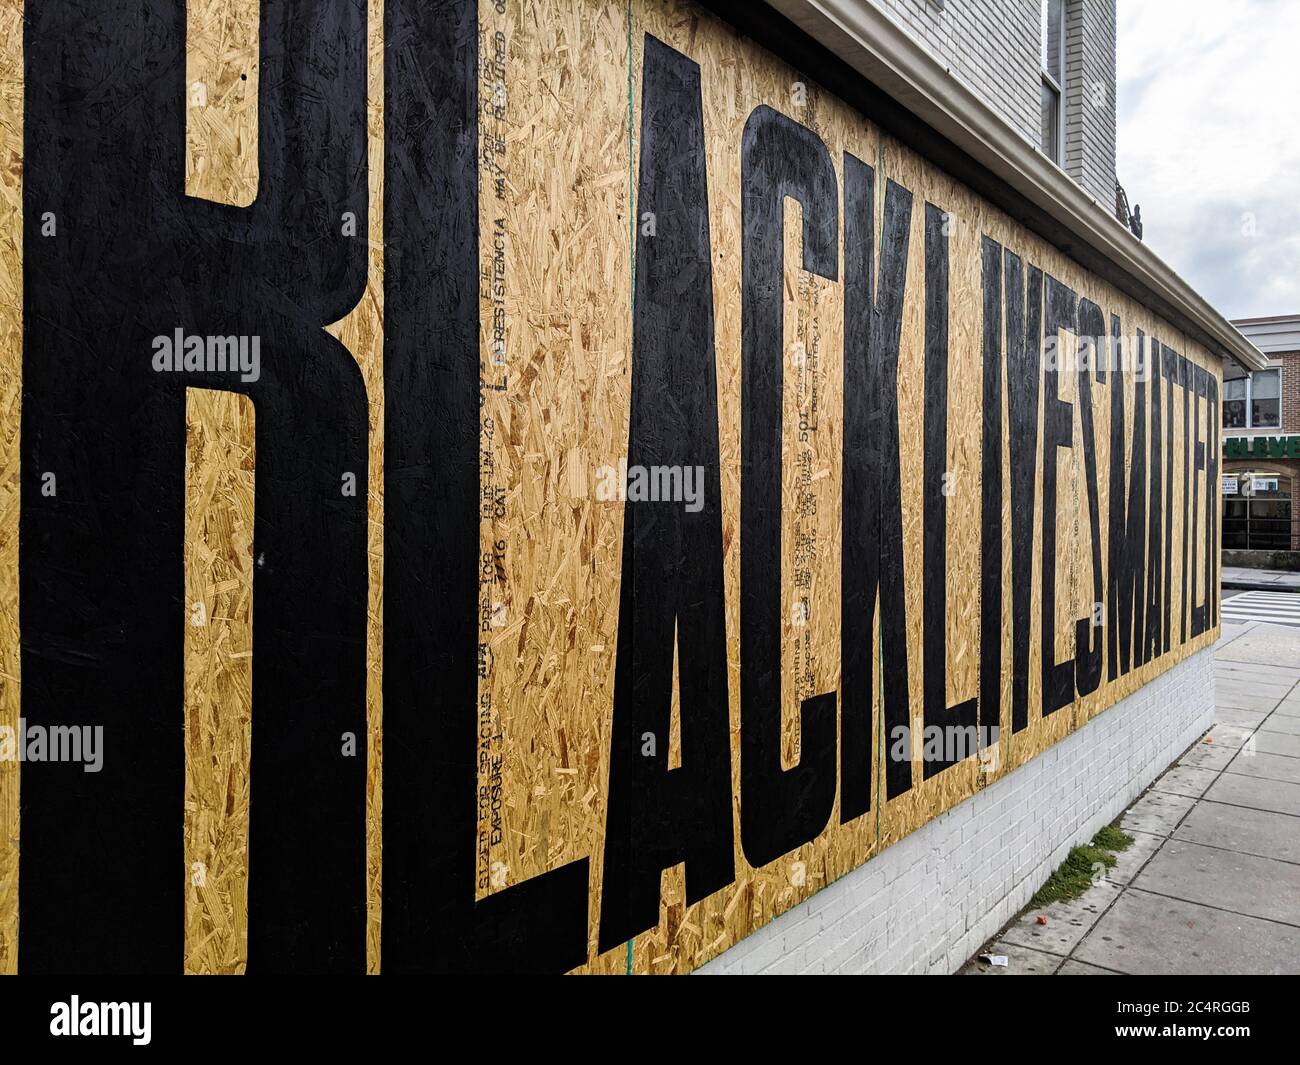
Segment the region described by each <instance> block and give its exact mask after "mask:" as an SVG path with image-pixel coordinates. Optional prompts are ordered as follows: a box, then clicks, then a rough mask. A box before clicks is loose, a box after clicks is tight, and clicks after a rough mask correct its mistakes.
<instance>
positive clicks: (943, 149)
mask: <svg viewBox="0 0 1300 1065" xmlns="http://www.w3.org/2000/svg"><path fill="white" fill-rule="evenodd" d="M766 2H767V5H768V7H770V8H771V9H774V10H775V11H776V12H778V13H779V14H780V15H781V16H783V18H784V20H788V23H789V24H793V25H789V24H787V25H786V26H785V28H784V29H785V32H784V33H783V32H782V31H781V29H779V28H778V29H775V30H774V29H773V28H772V27H771V26H769V27H768V32H767V33H766V34H762V33H761V31H760V33H759V34H755V36H757V37H759V40H760V43H763V44H765V45H766V46H767V47H769V48H771V49H772V50H773V51H776V52H778V53H782V52H784V53H786V54H787V55H789V54H790V52H791V51H793V52H795V53H796V56H795V57H794V61H795V65H797V66H802V67H803V68H804V69H809V70H810V72H812V73H816V74H817V76H818V80H824V79H823V78H822V76H821V75H822V67H820V66H818V67H810V66H809V65H808V64H809V63H810V62H815V61H816V56H815V55H810V54H808V53H809V47H808V46H809V45H810V44H812V43H813V42H815V44H816V45H819V46H820V48H819V49H816V51H821V50H822V49H824V50H825V51H827V52H829V53H831V55H833V56H834V57H836V58H837V59H838V60H840V61H841V63H842V64H843V65H844V66H847V67H848V68H851V69H852V71H855V72H856V73H857V74H858V75H859V76H860V78H864V79H866V81H867V82H868V83H870V87H872V88H874V89H875V90H878V91H877V92H875V93H873V92H872V91H871V88H866V89H865V90H864V92H865V95H866V96H868V97H869V99H868V100H867V104H868V106H870V105H871V104H873V103H874V104H875V105H876V106H875V107H874V108H872V109H870V110H868V111H867V114H868V115H870V116H871V117H872V118H876V117H877V113H878V112H880V111H883V112H885V113H884V116H883V119H882V121H881V125H882V126H884V127H885V128H887V129H888V130H889V132H890V133H892V134H893V135H895V136H898V137H900V139H902V140H904V141H905V142H908V143H910V144H911V146H912V147H915V148H917V150H919V151H920V152H921V154H923V155H926V156H928V157H930V158H931V159H933V160H934V161H935V162H936V163H938V164H939V165H940V166H944V168H945V169H950V170H952V172H953V173H954V175H955V176H958V177H959V178H961V179H962V180H963V181H967V183H968V184H970V185H971V186H972V188H974V189H975V191H977V192H979V193H981V194H982V195H985V196H986V197H987V198H988V199H990V200H991V201H993V202H995V203H997V205H998V206H999V207H1002V208H1003V209H1004V210H1007V211H1008V213H1010V214H1011V215H1012V217H1014V218H1016V219H1017V220H1018V221H1020V222H1022V223H1024V224H1025V225H1026V226H1028V227H1029V228H1030V229H1031V230H1033V231H1035V232H1037V233H1038V234H1039V235H1040V236H1042V237H1044V238H1045V239H1046V240H1048V241H1050V242H1051V243H1052V244H1054V245H1055V246H1056V247H1058V248H1060V249H1061V250H1062V251H1064V252H1065V253H1066V254H1067V255H1069V256H1071V257H1072V258H1074V259H1076V260H1077V261H1078V262H1079V263H1080V264H1081V265H1083V266H1084V267H1085V268H1087V269H1089V270H1090V271H1092V272H1093V273H1096V274H1099V275H1100V276H1102V277H1104V278H1105V279H1106V280H1108V281H1111V282H1112V283H1113V284H1115V285H1116V286H1117V287H1119V288H1121V289H1122V290H1124V291H1125V292H1127V293H1128V294H1130V295H1131V296H1133V297H1134V298H1135V299H1137V300H1139V301H1140V302H1141V303H1142V304H1143V305H1144V306H1146V307H1149V308H1150V309H1151V310H1152V311H1153V312H1155V313H1157V314H1159V315H1161V317H1164V318H1166V319H1168V320H1169V321H1170V323H1171V324H1173V325H1175V326H1177V327H1178V328H1180V329H1182V330H1183V331H1184V332H1186V333H1188V334H1189V335H1190V336H1191V337H1193V338H1194V339H1195V340H1197V341H1199V342H1200V343H1202V344H1204V345H1205V346H1206V347H1208V348H1209V349H1210V350H1211V351H1212V352H1214V353H1215V354H1217V355H1220V356H1222V357H1224V358H1227V359H1232V360H1234V361H1235V362H1237V363H1238V364H1239V365H1240V366H1241V367H1243V368H1244V369H1250V370H1258V369H1263V368H1264V367H1265V366H1266V365H1267V364H1268V360H1267V358H1266V357H1265V356H1264V355H1263V354H1261V352H1260V351H1259V350H1258V349H1257V348H1256V347H1255V346H1254V345H1253V344H1252V343H1251V342H1250V341H1249V340H1247V339H1246V338H1245V337H1244V336H1242V334H1241V333H1240V332H1239V331H1238V330H1237V329H1236V328H1235V327H1234V326H1233V325H1232V324H1231V323H1230V322H1228V320H1227V319H1226V318H1224V317H1223V315H1221V314H1220V313H1219V312H1218V311H1216V310H1215V309H1214V308H1213V307H1212V306H1211V305H1210V304H1209V303H1208V302H1206V300H1205V299H1204V298H1203V297H1202V296H1201V295H1199V294H1198V293H1197V292H1196V291H1195V290H1194V289H1193V288H1192V287H1191V286H1190V285H1188V284H1187V282H1186V281H1184V280H1183V279H1182V278H1181V277H1179V276H1178V275H1177V274H1176V273H1175V272H1174V271H1173V270H1172V269H1170V267H1169V265H1168V264H1167V263H1165V262H1164V260H1162V259H1161V258H1160V257H1159V256H1158V255H1156V254H1155V253H1154V252H1153V251H1152V250H1151V249H1150V248H1149V247H1147V245H1145V244H1143V243H1142V242H1141V241H1140V240H1138V239H1137V238H1136V237H1135V236H1134V235H1133V234H1132V233H1130V232H1129V230H1128V229H1127V228H1126V227H1125V226H1123V225H1121V224H1120V222H1119V220H1118V219H1116V218H1115V217H1114V214H1113V212H1112V210H1110V209H1109V208H1107V207H1106V206H1103V205H1102V204H1100V203H1098V202H1097V201H1096V200H1095V199H1093V198H1092V197H1091V196H1089V195H1088V194H1087V193H1086V192H1085V191H1084V190H1083V188H1082V187H1081V186H1080V185H1078V184H1077V183H1076V182H1075V181H1074V180H1073V179H1071V178H1070V177H1069V176H1068V175H1067V174H1066V173H1065V172H1064V171H1063V170H1061V169H1060V167H1058V166H1056V165H1055V164H1054V163H1052V162H1051V161H1050V160H1049V159H1048V158H1047V157H1046V156H1045V155H1043V154H1042V153H1041V152H1040V151H1038V149H1037V148H1036V147H1035V146H1034V145H1032V144H1030V143H1029V142H1028V141H1026V140H1025V139H1024V138H1023V137H1021V136H1020V134H1019V133H1017V132H1016V131H1015V130H1014V129H1013V128H1012V127H1011V126H1010V125H1009V124H1008V123H1007V122H1006V121H1004V120H1003V119H1002V118H1001V117H1000V116H999V115H998V114H997V113H996V112H994V111H993V109H992V108H990V107H989V106H988V105H987V104H985V103H984V102H983V101H982V100H980V98H979V97H978V96H976V95H975V94H974V93H973V92H972V91H971V90H970V89H968V88H967V87H966V86H965V85H964V84H962V83H961V82H960V81H959V80H958V79H957V78H955V77H954V76H953V75H952V74H950V73H949V72H948V70H947V69H946V68H945V67H944V66H943V65H942V64H940V63H939V62H938V61H937V60H936V59H934V58H933V57H932V56H931V55H930V54H929V53H928V52H926V51H925V49H923V48H922V47H921V46H920V45H919V44H917V43H916V42H915V41H913V40H912V39H911V38H910V37H909V36H908V35H907V33H906V32H905V31H904V30H903V29H902V28H901V27H900V26H899V25H898V24H896V23H895V22H894V21H893V20H892V19H891V18H890V17H889V16H888V15H887V14H885V12H884V11H882V10H880V9H879V8H878V7H876V6H875V4H874V3H871V2H870V0H766ZM706 3H707V0H706ZM708 6H711V7H715V8H718V9H721V12H722V13H723V14H724V15H728V14H730V15H731V16H732V20H733V21H734V22H735V23H736V24H737V25H738V26H739V27H740V28H741V29H742V30H743V31H744V32H746V33H748V32H750V29H751V25H750V23H751V20H752V15H748V14H741V13H740V12H738V11H736V10H735V5H732V4H728V3H725V2H723V3H711V4H709V5H708ZM746 6H748V5H746ZM729 8H730V9H732V10H731V11H728V9H729ZM761 10H762V9H761V8H757V7H754V8H750V11H751V12H753V11H761ZM795 28H797V30H799V31H802V33H801V34H799V36H801V37H803V36H806V38H807V40H805V41H802V42H800V41H793V42H791V41H790V39H789V37H790V33H789V31H790V30H792V29H795ZM763 36H766V37H768V38H769V39H768V40H763V39H762V38H763ZM783 44H784V47H783ZM837 80H838V81H839V82H840V84H839V85H828V88H831V89H832V90H833V91H836V92H837V93H839V94H840V95H845V96H846V98H848V99H849V102H851V103H860V102H861V100H857V101H855V100H853V99H852V96H854V95H857V96H859V97H861V96H862V95H864V92H859V93H852V92H850V93H847V94H846V93H845V92H844V91H843V90H844V85H843V81H844V79H843V78H842V77H841V78H839V79H837ZM881 97H888V98H892V100H893V101H894V102H896V104H897V105H898V106H899V107H900V108H902V109H905V110H906V112H907V113H908V114H907V115H901V114H899V113H897V111H896V110H892V111H891V109H890V108H889V107H888V102H887V101H885V100H882V99H881ZM909 117H910V119H911V121H910V122H909V121H908V118H909ZM918 119H919V123H918V122H917V121H916V120H918ZM922 124H923V127H928V128H923V127H922ZM969 162H973V163H975V164H976V166H977V168H978V169H979V170H980V171H983V173H979V174H977V175H976V180H974V181H971V180H968V177H969V175H970V173H971V171H970V170H969V169H967V168H965V167H964V166H963V165H962V164H963V163H969ZM954 164H956V165H955V166H954Z"/></svg>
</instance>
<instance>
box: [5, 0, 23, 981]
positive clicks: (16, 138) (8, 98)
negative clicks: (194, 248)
mask: <svg viewBox="0 0 1300 1065" xmlns="http://www.w3.org/2000/svg"><path fill="white" fill-rule="evenodd" d="M0 40H3V41H4V45H3V47H0V728H8V729H11V730H15V731H16V730H17V728H18V719H19V716H20V714H21V713H22V709H21V706H20V703H19V669H20V665H19V645H18V638H19V637H18V506H19V492H20V479H19V478H20V474H19V468H18V467H19V439H18V432H19V426H20V423H21V419H22V358H23V317H22V308H23V298H22V293H23V289H22V285H23V281H22V277H23V266H22V263H23V221H22V219H23V215H22V210H23V206H22V158H23V48H22V43H23V34H22V9H21V7H19V6H18V5H16V4H5V5H4V6H3V7H0ZM19 777H20V773H19V765H18V762H17V761H0V973H13V972H16V971H17V969H18V783H19Z"/></svg>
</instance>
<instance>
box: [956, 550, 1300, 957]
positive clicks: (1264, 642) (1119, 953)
mask: <svg viewBox="0 0 1300 1065" xmlns="http://www.w3.org/2000/svg"><path fill="white" fill-rule="evenodd" d="M1224 572H1225V575H1226V573H1227V571H1226V570H1225V571H1224ZM1291 576H1297V575H1291ZM1215 674H1216V677H1217V682H1216V683H1217V698H1216V705H1217V707H1218V711H1217V714H1216V721H1217V724H1215V726H1214V727H1213V728H1212V729H1211V730H1210V732H1209V733H1208V734H1207V735H1206V737H1205V738H1204V739H1203V740H1201V741H1200V742H1198V743H1196V744H1195V745H1193V746H1192V748H1191V749H1190V750H1188V751H1187V752H1186V753H1185V754H1184V755H1183V756H1182V757H1181V758H1180V759H1179V760H1178V761H1177V762H1175V763H1174V764H1173V765H1172V766H1170V767H1169V769H1168V770H1167V771H1166V772H1165V773H1164V775H1163V776H1161V777H1160V779H1158V780H1157V781H1156V782H1155V783H1154V784H1153V785H1152V786H1151V788H1150V789H1149V790H1148V791H1147V792H1146V793H1145V794H1144V795H1143V796H1142V797H1141V798H1139V799H1138V801H1137V802H1136V803H1134V804H1133V805H1132V806H1131V807H1129V809H1128V810H1127V811H1126V812H1125V813H1124V815H1123V817H1122V818H1121V821H1120V824H1121V826H1122V827H1123V829H1124V831H1125V832H1127V833H1128V834H1129V835H1131V836H1132V837H1133V839H1134V843H1133V844H1132V846H1130V847H1129V848H1128V849H1127V850H1124V851H1121V852H1120V853H1119V855H1118V858H1119V861H1118V864H1117V865H1116V866H1115V867H1114V868H1113V869H1111V870H1109V871H1108V872H1107V874H1106V875H1105V876H1104V877H1103V878H1102V879H1100V880H1099V881H1097V882H1096V883H1094V884H1093V885H1092V887H1091V888H1089V889H1088V890H1087V892H1085V894H1084V895H1083V897H1081V898H1079V899H1077V900H1076V901H1074V902H1068V903H1052V904H1051V905H1049V906H1046V907H1039V908H1036V909H1035V908H1030V909H1027V910H1025V911H1024V912H1023V913H1022V914H1021V916H1020V917H1018V918H1017V919H1016V920H1015V921H1013V922H1012V923H1011V924H1010V925H1008V926H1007V928H1005V929H1004V930H1003V932H1002V934H1001V936H1000V937H999V938H998V939H996V940H995V941H993V942H992V943H991V944H989V945H988V946H987V947H986V948H985V950H984V951H981V954H984V953H988V954H995V955H1005V956H1006V958H1007V965H1006V966H1005V967H1001V966H992V965H990V964H988V963H987V962H982V961H980V960H979V958H978V957H976V958H973V959H972V960H971V961H970V962H969V963H968V964H967V965H966V966H965V967H964V968H963V969H962V970H961V971H962V974H963V975H995V976H1002V975H1072V974H1076V975H1077V974H1082V975H1095V976H1107V975H1123V974H1135V973H1162V974H1197V973H1213V974H1218V973H1225V974H1245V973H1300V632H1297V631H1296V630H1295V629H1285V628H1282V627H1280V626H1276V625H1269V624H1262V623H1258V622H1255V623H1250V624H1246V625H1230V624H1226V623H1225V624H1224V626H1223V636H1222V638H1221V639H1220V641H1219V643H1218V645H1217V647H1216V650H1215ZM1039 917H1045V918H1046V919H1047V923H1046V924H1039V923H1038V918H1039Z"/></svg>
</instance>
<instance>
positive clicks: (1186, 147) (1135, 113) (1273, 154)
mask: <svg viewBox="0 0 1300 1065" xmlns="http://www.w3.org/2000/svg"><path fill="white" fill-rule="evenodd" d="M1118 7H1119V144H1118V155H1119V158H1118V178H1119V183H1120V184H1121V185H1123V186H1124V188H1125V189H1126V190H1127V192H1128V198H1129V202H1130V203H1140V204H1141V205H1142V221H1143V222H1144V223H1145V226H1146V232H1145V240H1146V243H1147V244H1149V245H1150V246H1151V248H1152V249H1153V250H1154V251H1155V252H1156V254H1158V255H1159V256H1160V257H1161V258H1163V259H1164V260H1165V261H1166V262H1167V263H1169V265H1170V266H1172V267H1173V268H1174V269H1175V270H1176V271H1177V272H1178V273H1180V274H1181V275H1182V276H1183V277H1184V278H1186V280H1187V281H1188V282H1189V283H1190V284H1191V285H1192V286H1193V287H1194V288H1195V289H1196V290H1197V291H1199V292H1200V293H1201V294H1202V295H1203V296H1205V297H1206V299H1208V300H1209V301H1210V302H1211V303H1212V304H1214V306H1215V307H1216V308H1217V309H1218V310H1219V311H1220V312H1222V313H1223V314H1224V315H1226V316H1227V317H1229V318H1256V317H1261V316H1263V315H1271V314H1300V3H1297V2H1296V0H1197V2H1195V3H1188V2H1187V0H1119V2H1118ZM1252 229H1253V235H1252Z"/></svg>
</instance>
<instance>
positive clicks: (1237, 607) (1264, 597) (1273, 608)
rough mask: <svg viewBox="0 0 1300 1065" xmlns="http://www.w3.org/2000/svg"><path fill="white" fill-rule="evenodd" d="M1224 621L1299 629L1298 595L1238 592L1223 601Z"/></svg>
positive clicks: (1299, 606)
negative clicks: (1259, 623)
mask: <svg viewBox="0 0 1300 1065" xmlns="http://www.w3.org/2000/svg"><path fill="white" fill-rule="evenodd" d="M1220 612H1221V615H1222V617H1223V620H1224V621H1230V622H1244V621H1257V622H1262V623H1264V624H1268V625H1286V626H1288V627H1291V628H1300V595H1290V594H1289V593H1286V592H1240V593H1238V594H1237V595H1233V596H1230V597H1228V598H1227V599H1224V600H1223V603H1222V604H1221V606H1220Z"/></svg>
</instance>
